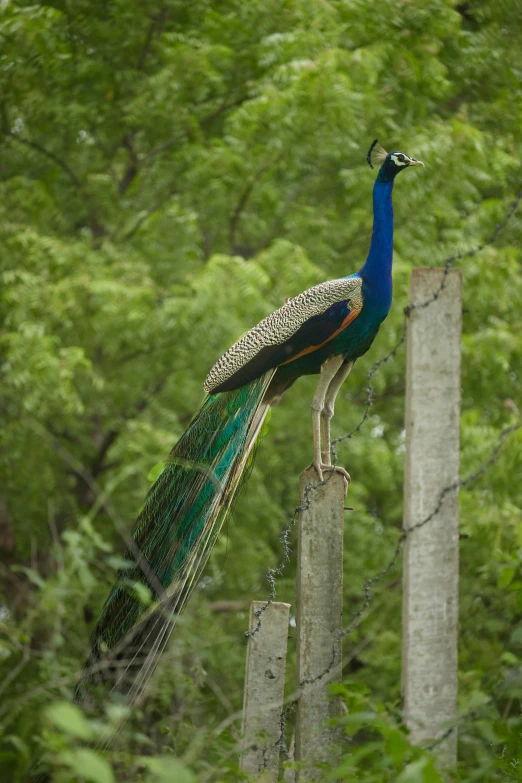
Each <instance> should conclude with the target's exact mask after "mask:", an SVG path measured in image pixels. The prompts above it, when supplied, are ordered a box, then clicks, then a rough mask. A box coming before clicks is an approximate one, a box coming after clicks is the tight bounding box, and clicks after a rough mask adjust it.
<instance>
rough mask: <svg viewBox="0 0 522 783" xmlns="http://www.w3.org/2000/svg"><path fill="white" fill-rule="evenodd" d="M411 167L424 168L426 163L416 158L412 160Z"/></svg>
mask: <svg viewBox="0 0 522 783" xmlns="http://www.w3.org/2000/svg"><path fill="white" fill-rule="evenodd" d="M410 166H424V163H423V162H422V160H415V158H410Z"/></svg>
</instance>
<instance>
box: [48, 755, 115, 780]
mask: <svg viewBox="0 0 522 783" xmlns="http://www.w3.org/2000/svg"><path fill="white" fill-rule="evenodd" d="M58 758H59V760H60V761H61V762H62V764H65V765H66V766H68V767H69V769H71V770H72V771H73V772H74V773H75V775H78V777H80V778H81V779H82V780H88V781H92V783H115V777H114V773H113V771H112V767H111V766H110V764H109V762H108V761H106V760H105V759H104V758H102V757H101V756H99V755H98V754H96V753H95V752H94V751H93V750H87V748H80V749H78V750H74V751H63V752H62V753H60V754H59V756H58Z"/></svg>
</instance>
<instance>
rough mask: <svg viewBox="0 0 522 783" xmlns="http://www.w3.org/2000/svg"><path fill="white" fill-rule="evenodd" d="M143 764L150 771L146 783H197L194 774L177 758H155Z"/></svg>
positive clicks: (144, 761)
mask: <svg viewBox="0 0 522 783" xmlns="http://www.w3.org/2000/svg"><path fill="white" fill-rule="evenodd" d="M142 762H143V764H144V765H145V766H146V767H147V769H148V770H149V774H148V775H147V777H146V778H145V781H146V783H196V778H195V777H194V775H193V774H192V772H190V770H188V769H187V768H186V767H185V766H184V764H182V763H181V762H180V761H178V760H177V759H175V758H168V757H166V756H153V757H152V758H143V759H142Z"/></svg>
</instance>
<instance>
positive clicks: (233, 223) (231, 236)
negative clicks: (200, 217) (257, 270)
mask: <svg viewBox="0 0 522 783" xmlns="http://www.w3.org/2000/svg"><path fill="white" fill-rule="evenodd" d="M283 154H284V153H283V152H281V153H279V155H278V156H277V157H276V158H275V159H274V160H272V161H270V162H269V163H265V164H264V165H263V166H261V168H260V169H258V171H256V173H255V174H254V176H253V177H252V179H251V180H250V182H249V183H248V184H247V186H246V187H245V189H244V191H243V192H242V194H241V196H240V197H239V201H238V202H237V205H236V208H235V210H234V212H233V213H232V216H231V218H230V221H229V225H228V243H229V247H230V251H231V253H235V252H237V251H238V247H237V245H236V233H237V229H238V226H239V221H240V219H241V214H242V213H243V210H244V209H245V207H246V205H247V203H248V200H249V199H250V196H251V195H252V191H253V190H254V187H255V185H256V184H257V183H258V182H259V180H260V179H261V177H262V176H263V174H266V172H267V171H269V170H270V169H271V168H272V167H273V166H277V164H278V163H279V161H280V160H281V159H282V157H283Z"/></svg>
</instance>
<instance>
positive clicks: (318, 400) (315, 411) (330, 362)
mask: <svg viewBox="0 0 522 783" xmlns="http://www.w3.org/2000/svg"><path fill="white" fill-rule="evenodd" d="M342 363H343V357H342V356H332V358H331V359H327V360H326V361H325V362H324V364H323V366H322V367H321V374H320V376H319V382H318V384H317V388H316V390H315V394H314V397H313V400H312V433H313V438H314V459H313V462H312V466H313V467H314V468H315V470H316V472H317V475H318V476H319V480H320V481H323V468H324V467H330V466H328V465H323V462H322V460H321V412H322V410H323V408H324V401H325V398H326V394H327V392H328V387H329V386H330V383H331V382H332V380H333V379H334V377H335V375H336V373H337V371H338V369H339V368H340V366H341V364H342Z"/></svg>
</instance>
